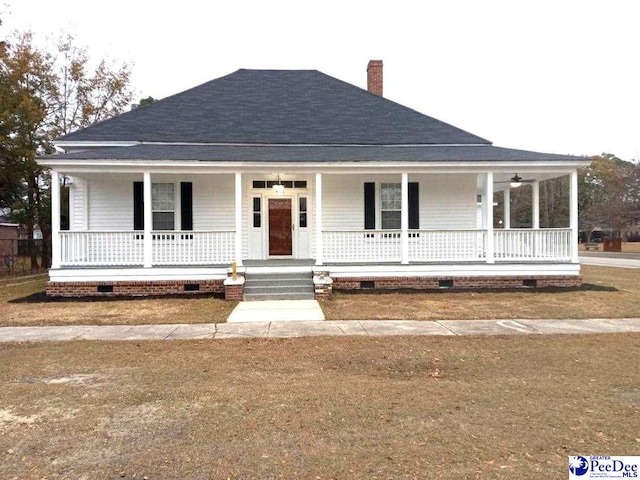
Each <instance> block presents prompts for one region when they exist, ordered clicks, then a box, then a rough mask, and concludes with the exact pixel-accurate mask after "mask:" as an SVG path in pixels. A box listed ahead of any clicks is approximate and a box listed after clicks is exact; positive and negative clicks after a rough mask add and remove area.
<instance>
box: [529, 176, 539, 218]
mask: <svg viewBox="0 0 640 480" xmlns="http://www.w3.org/2000/svg"><path fill="white" fill-rule="evenodd" d="M531 228H540V182H539V181H537V180H536V181H535V182H533V183H532V184H531Z"/></svg>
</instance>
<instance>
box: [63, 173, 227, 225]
mask: <svg viewBox="0 0 640 480" xmlns="http://www.w3.org/2000/svg"><path fill="white" fill-rule="evenodd" d="M87 180H88V184H89V190H90V191H91V194H90V195H89V212H90V215H89V229H90V230H131V229H133V182H134V181H142V176H140V178H135V175H116V174H113V175H104V174H101V175H89V176H87ZM151 181H152V182H153V183H156V182H157V183H165V182H172V183H175V184H176V197H177V198H176V200H177V201H176V229H180V222H179V218H180V214H179V210H180V203H179V198H180V182H192V183H193V229H194V230H234V229H235V225H234V203H233V202H234V188H233V176H232V175H229V174H225V175H177V174H175V175H173V174H172V175H168V174H155V175H151ZM74 202H75V198H74ZM74 208H76V206H75V203H74ZM74 225H75V222H74ZM79 229H81V228H79Z"/></svg>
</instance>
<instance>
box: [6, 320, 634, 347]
mask: <svg viewBox="0 0 640 480" xmlns="http://www.w3.org/2000/svg"><path fill="white" fill-rule="evenodd" d="M623 332H640V318H623V319H591V320H553V319H548V320H440V321H435V322H434V321H413V320H343V321H325V322H317V321H311V322H307V321H304V322H241V323H220V324H214V323H205V324H173V325H132V326H126V325H106V326H72V327H2V328H0V342H44V341H62V340H196V339H216V340H218V339H226V338H290V337H313V336H335V337H344V336H351V335H353V336H372V337H384V336H394V335H425V336H433V335H540V334H570V333H574V334H575V333H623Z"/></svg>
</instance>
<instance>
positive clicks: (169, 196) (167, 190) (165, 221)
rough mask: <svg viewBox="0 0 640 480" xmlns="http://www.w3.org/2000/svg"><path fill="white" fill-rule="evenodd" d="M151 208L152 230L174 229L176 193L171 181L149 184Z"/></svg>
mask: <svg viewBox="0 0 640 480" xmlns="http://www.w3.org/2000/svg"><path fill="white" fill-rule="evenodd" d="M151 210H152V212H153V229H154V230H175V222H176V193H175V185H174V184H173V183H153V184H152V185H151Z"/></svg>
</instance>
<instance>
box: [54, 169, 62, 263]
mask: <svg viewBox="0 0 640 480" xmlns="http://www.w3.org/2000/svg"><path fill="white" fill-rule="evenodd" d="M61 254H62V252H61V250H60V174H59V173H58V171H57V170H51V268H60V257H61Z"/></svg>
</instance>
